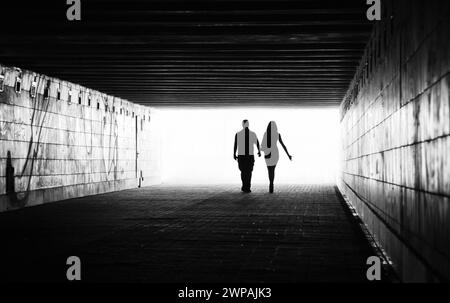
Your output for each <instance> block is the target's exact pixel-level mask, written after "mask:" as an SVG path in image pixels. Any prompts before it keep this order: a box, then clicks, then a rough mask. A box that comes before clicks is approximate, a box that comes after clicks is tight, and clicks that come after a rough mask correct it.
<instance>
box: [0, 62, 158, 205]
mask: <svg viewBox="0 0 450 303" xmlns="http://www.w3.org/2000/svg"><path fill="white" fill-rule="evenodd" d="M18 79H21V91H20V92H16V84H17V82H18ZM33 82H34V83H35V84H33ZM34 88H35V90H36V94H35V95H34V92H33V90H34ZM58 95H59V97H58ZM69 95H70V96H71V97H69ZM47 96H48V97H47ZM158 128H159V123H158V115H157V111H156V110H155V109H153V108H149V107H146V106H141V105H138V104H134V103H131V102H128V101H126V100H122V99H120V98H116V97H113V96H109V95H106V94H103V93H101V92H98V91H95V90H90V89H88V88H86V87H83V86H80V85H77V84H73V83H69V82H66V81H62V80H59V79H55V78H51V77H47V76H45V75H41V74H37V73H33V72H31V71H21V70H19V69H16V68H10V67H6V66H2V65H0V211H7V210H13V209H18V208H22V207H25V206H31V205H38V204H42V203H47V202H52V201H59V200H64V199H69V198H75V197H82V196H87V195H93V194H100V193H105V192H110V191H117V190H122V189H129V188H136V187H138V186H139V184H140V185H141V186H146V185H151V184H155V183H160V179H161V175H160V138H159V136H160V131H159V129H158ZM136 151H137V152H138V157H137V160H136ZM141 172H142V175H141ZM141 176H142V178H141Z"/></svg>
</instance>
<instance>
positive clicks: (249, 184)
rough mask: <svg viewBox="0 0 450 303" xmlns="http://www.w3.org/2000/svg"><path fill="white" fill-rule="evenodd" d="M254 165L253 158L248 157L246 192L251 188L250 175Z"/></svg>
mask: <svg viewBox="0 0 450 303" xmlns="http://www.w3.org/2000/svg"><path fill="white" fill-rule="evenodd" d="M254 165H255V157H254V156H250V157H249V159H248V179H247V185H248V191H250V189H251V187H252V173H253V166H254Z"/></svg>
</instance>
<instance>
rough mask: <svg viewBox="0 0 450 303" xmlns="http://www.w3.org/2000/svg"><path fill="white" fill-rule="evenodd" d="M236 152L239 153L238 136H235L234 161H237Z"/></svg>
mask: <svg viewBox="0 0 450 303" xmlns="http://www.w3.org/2000/svg"><path fill="white" fill-rule="evenodd" d="M236 151H237V134H236V135H235V136H234V151H233V159H234V160H237V157H236Z"/></svg>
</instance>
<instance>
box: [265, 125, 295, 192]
mask: <svg viewBox="0 0 450 303" xmlns="http://www.w3.org/2000/svg"><path fill="white" fill-rule="evenodd" d="M278 141H280V143H281V146H283V149H284V151H285V152H286V155H287V156H288V157H289V160H291V161H292V156H291V155H289V152H288V150H287V148H286V146H285V145H284V143H283V140H282V139H281V135H280V134H279V133H278V128H277V124H276V123H275V121H271V122H269V125H268V126H267V130H266V132H265V133H264V138H263V142H262V146H261V149H262V151H263V152H264V154H265V156H264V159H265V161H266V165H267V170H268V172H269V181H270V185H269V192H270V193H273V180H274V179H275V167H276V166H277V163H278V160H279V158H280V155H279V153H278V147H277V143H278Z"/></svg>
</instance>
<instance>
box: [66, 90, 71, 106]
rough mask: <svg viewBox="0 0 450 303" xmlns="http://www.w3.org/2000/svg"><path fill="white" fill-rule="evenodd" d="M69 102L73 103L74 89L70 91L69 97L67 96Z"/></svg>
mask: <svg viewBox="0 0 450 303" xmlns="http://www.w3.org/2000/svg"><path fill="white" fill-rule="evenodd" d="M67 102H69V103H72V89H69V95H68V96H67Z"/></svg>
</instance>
